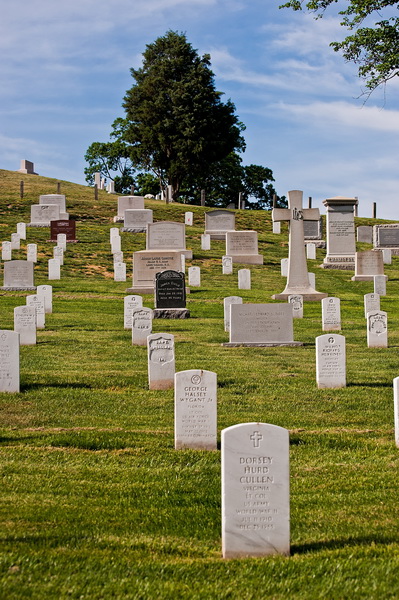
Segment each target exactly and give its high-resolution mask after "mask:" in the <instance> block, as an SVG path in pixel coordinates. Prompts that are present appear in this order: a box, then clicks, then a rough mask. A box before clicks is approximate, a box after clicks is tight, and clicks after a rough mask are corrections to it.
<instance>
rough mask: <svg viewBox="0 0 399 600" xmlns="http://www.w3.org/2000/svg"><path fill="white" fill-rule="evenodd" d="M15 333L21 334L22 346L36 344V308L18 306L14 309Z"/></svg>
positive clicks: (20, 341)
mask: <svg viewBox="0 0 399 600" xmlns="http://www.w3.org/2000/svg"><path fill="white" fill-rule="evenodd" d="M14 331H16V332H17V333H19V343H20V344H21V346H34V345H35V344H36V309H35V307H34V306H16V307H15V308H14Z"/></svg>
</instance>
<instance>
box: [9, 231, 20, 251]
mask: <svg viewBox="0 0 399 600" xmlns="http://www.w3.org/2000/svg"><path fill="white" fill-rule="evenodd" d="M20 248H21V236H20V235H19V233H12V234H11V249H12V250H20Z"/></svg>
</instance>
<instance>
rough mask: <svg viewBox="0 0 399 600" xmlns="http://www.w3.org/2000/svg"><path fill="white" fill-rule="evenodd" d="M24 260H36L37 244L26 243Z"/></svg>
mask: <svg viewBox="0 0 399 600" xmlns="http://www.w3.org/2000/svg"><path fill="white" fill-rule="evenodd" d="M26 260H27V261H29V262H34V263H35V262H37V244H27V245H26Z"/></svg>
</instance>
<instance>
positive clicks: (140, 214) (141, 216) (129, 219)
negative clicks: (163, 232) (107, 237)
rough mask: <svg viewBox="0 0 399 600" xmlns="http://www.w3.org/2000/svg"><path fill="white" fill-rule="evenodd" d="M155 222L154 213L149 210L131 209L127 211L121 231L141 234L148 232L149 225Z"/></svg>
mask: <svg viewBox="0 0 399 600" xmlns="http://www.w3.org/2000/svg"><path fill="white" fill-rule="evenodd" d="M152 222H153V213H152V210H151V209H149V208H143V209H139V208H129V209H127V210H125V218H124V222H123V227H122V229H121V231H130V232H131V233H140V232H143V231H147V225H148V223H152Z"/></svg>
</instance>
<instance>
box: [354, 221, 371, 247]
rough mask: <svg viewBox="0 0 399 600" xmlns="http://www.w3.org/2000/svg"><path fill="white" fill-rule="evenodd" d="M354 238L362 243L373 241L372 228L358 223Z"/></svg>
mask: <svg viewBox="0 0 399 600" xmlns="http://www.w3.org/2000/svg"><path fill="white" fill-rule="evenodd" d="M356 239H357V241H358V242H360V243H363V244H372V243H373V228H372V227H371V226H368V225H359V226H358V228H357V229H356Z"/></svg>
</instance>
